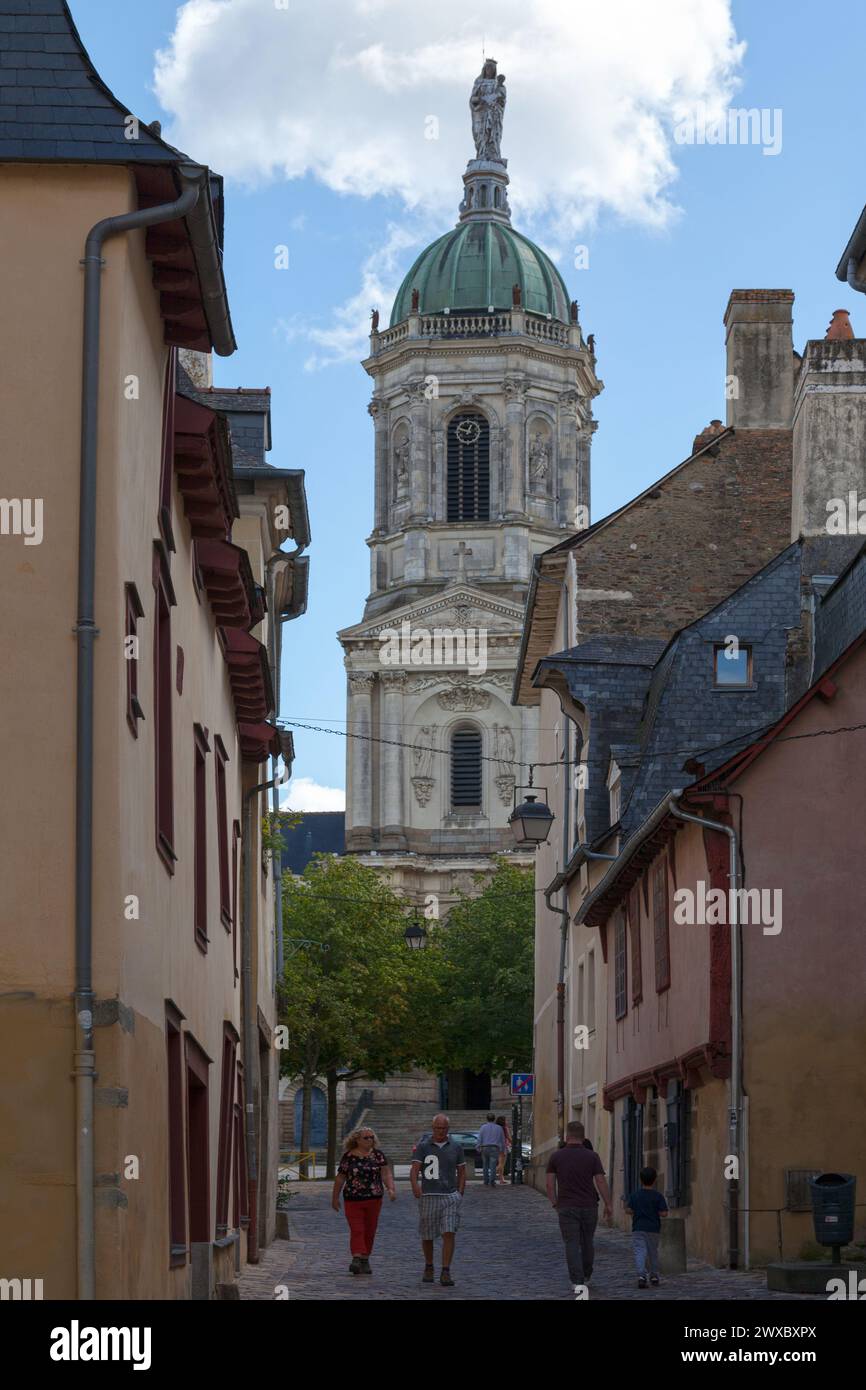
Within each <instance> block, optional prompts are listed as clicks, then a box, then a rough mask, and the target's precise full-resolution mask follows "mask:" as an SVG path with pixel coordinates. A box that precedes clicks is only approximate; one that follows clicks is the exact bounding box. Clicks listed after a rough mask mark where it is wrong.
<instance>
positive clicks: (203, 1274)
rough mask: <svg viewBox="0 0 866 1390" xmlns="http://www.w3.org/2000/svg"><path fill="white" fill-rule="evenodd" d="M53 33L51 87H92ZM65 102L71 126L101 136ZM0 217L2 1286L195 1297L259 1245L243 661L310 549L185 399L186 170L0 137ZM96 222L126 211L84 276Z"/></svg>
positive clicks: (268, 963) (262, 1012) (139, 154)
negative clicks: (56, 54)
mask: <svg viewBox="0 0 866 1390" xmlns="http://www.w3.org/2000/svg"><path fill="white" fill-rule="evenodd" d="M51 22H53V20H52V21H51ZM47 25H48V18H47V17H46V27H47ZM35 28H36V26H35V25H34V26H31V30H33V29H35ZM52 32H53V31H52ZM41 37H42V36H41V35H40V34H39V33H38V32H34V33H33V37H32V42H33V45H34V49H35V50H36V51H39V52H42V53H44V52H45V51H46V50H45V45H44V44H41V45H40V39H41ZM69 37H70V40H71V41H72V44H73V45H74V47H70V48H69V53H71V54H72V56H73V58H74V59H75V62H76V63H77V64H78V66H77V67H76V66H75V65H74V64H73V63H72V61H71V60H70V61H69V62H67V63H66V65H65V68H64V69H63V70H64V71H68V72H69V73H71V74H72V76H71V77H70V78H69V82H70V86H73V85H75V83H76V75H78V76H82V77H83V79H84V82H83V83H80V84H79V85H81V86H83V87H84V88H85V90H86V91H90V89H91V88H90V85H89V84H90V83H91V82H92V81H93V80H94V74H93V69H92V65H91V64H90V60H89V58H88V57H87V55H86V53H85V51H84V50H83V48H82V47H81V45H80V41H79V40H78V36H77V34H75V31H74V29H73V28H72V26H71V24H70V26H69ZM52 51H53V50H52ZM63 56H66V54H64V55H63ZM26 57H27V55H26V54H24V55H23V56H22V62H24V61H26ZM62 67H63V65H62V64H61V65H59V67H58V72H59V71H60V69H61V68H62ZM58 80H59V79H58ZM94 90H95V91H97V95H96V96H95V97H94V98H93V107H94V110H93V111H92V112H91V113H89V117H90V119H91V120H92V122H93V124H94V125H98V124H100V123H101V125H100V128H102V127H103V126H104V127H107V128H112V127H116V128H118V129H120V130H121V131H122V128H123V119H124V115H125V113H124V112H123V109H122V108H121V107H120V106H119V104H117V103H114V102H113V98H112V99H110V100H109V99H108V98H105V99H103V98H102V96H101V95H100V90H101V89H96V88H94ZM82 130H86V123H85V124H84V125H83V127H82ZM91 135H92V132H91ZM94 151H95V153H94ZM98 154H106V156H107V157H106V159H105V160H104V162H102V161H101V160H100V159H99V158H97V155H98ZM185 195H188V197H187V203H186V206H187V208H188V210H187V211H184V210H183V208H181V209H180V211H178V212H176V213H175V212H174V209H175V207H176V205H177V202H178V199H179V198H183V197H184V196H185ZM0 196H2V200H3V205H4V209H5V213H4V226H3V241H4V252H5V264H6V267H7V269H6V273H5V275H4V286H3V292H4V302H5V304H6V309H7V312H6V313H5V314H4V319H3V325H2V328H0V356H2V362H3V372H2V387H0V390H2V394H3V417H4V423H5V432H6V439H5V448H4V468H3V473H4V477H3V491H4V494H5V500H4V502H3V507H4V509H5V510H4V515H6V514H8V515H9V516H10V517H11V518H12V521H13V523H14V521H15V518H16V517H17V516H18V515H19V508H20V515H22V516H23V517H25V518H26V517H27V516H28V514H29V515H31V516H34V515H38V516H39V517H40V518H41V522H40V534H39V535H38V537H37V535H36V533H35V531H34V530H33V529H32V528H31V529H30V531H29V532H28V530H27V529H26V528H25V527H18V528H16V526H15V525H14V524H12V525H10V526H9V527H4V532H3V535H2V537H0V573H2V583H3V587H4V591H5V593H6V594H7V603H6V604H5V605H4V627H5V631H4V646H5V648H6V650H7V652H8V653H9V654H10V660H8V661H7V662H4V663H3V671H2V676H0V705H2V709H3V713H4V719H3V730H4V733H3V742H4V748H3V766H4V768H5V771H6V777H7V784H8V786H9V787H10V788H11V787H15V788H16V791H15V795H14V797H13V796H8V797H6V798H4V800H3V808H2V812H0V815H2V836H3V846H4V862H5V869H4V895H3V909H2V930H0V982H2V983H0V996H2V997H0V1037H2V1049H0V1050H2V1056H3V1064H2V1069H3V1076H2V1081H0V1089H2V1092H3V1096H4V1103H5V1105H6V1106H7V1107H8V1108H7V1111H6V1113H7V1121H6V1123H4V1125H3V1127H2V1130H3V1137H2V1140H0V1145H2V1158H0V1183H2V1197H0V1206H2V1222H3V1230H4V1240H3V1254H2V1266H3V1267H2V1269H0V1274H2V1276H3V1277H5V1278H10V1279H28V1278H31V1279H41V1280H42V1281H43V1288H44V1296H45V1298H47V1299H76V1298H78V1299H90V1298H99V1299H102V1298H111V1299H123V1300H127V1299H176V1298H180V1299H182V1298H189V1297H196V1298H205V1299H206V1298H210V1297H214V1296H218V1295H219V1293H220V1292H221V1291H223V1290H224V1289H225V1288H226V1286H228V1285H230V1284H231V1283H233V1281H234V1278H235V1275H236V1273H237V1271H238V1270H239V1268H240V1267H241V1264H242V1262H243V1261H244V1260H246V1259H248V1258H253V1259H254V1258H256V1250H257V1247H258V1246H259V1245H260V1244H262V1243H266V1242H267V1241H268V1240H269V1239H270V1238H271V1236H272V1233H273V1229H274V1207H275V1191H276V1166H277V1163H276V1160H277V1151H278V1136H277V1132H276V1089H277V1075H278V1058H277V1053H276V1042H277V1040H278V1039H277V1035H276V1031H275V1030H276V1013H275V1003H274V999H275V969H276V938H275V906H274V882H273V872H272V869H271V867H270V865H269V864H268V862H267V857H266V856H263V853H262V845H261V820H262V815H263V814H264V812H265V810H266V801H265V796H266V793H265V792H264V791H258V792H255V791H253V788H255V787H256V786H257V785H258V784H260V783H263V782H267V781H268V780H269V779H270V777H271V772H270V771H269V768H268V759H270V758H272V757H274V758H276V757H279V756H281V755H282V756H285V757H288V758H290V757H291V752H292V750H291V741H290V740H287V739H285V738H281V736H280V735H279V734H278V733H277V730H276V728H275V726H274V724H273V722H272V716H273V713H274V709H275V703H276V701H275V694H274V681H273V678H272V677H273V663H272V659H271V654H272V652H273V650H274V640H275V631H276V628H277V627H278V626H279V625H280V620H281V619H282V618H284V617H288V616H292V615H293V610H294V611H298V609H299V607H300V608H301V609H302V599H303V594H304V592H305V583H306V572H305V569H304V568H303V564H299V563H298V561H297V560H288V559H286V561H285V563H283V564H281V565H277V564H276V563H274V564H271V565H270V566H269V561H271V558H272V556H273V555H274V553H275V552H276V551H277V550H278V549H279V547H280V546H281V545H282V544H283V543H284V542H285V541H286V540H287V539H288V538H289V537H294V538H295V540H296V543H297V544H296V549H297V545H303V544H306V542H307V541H308V539H309V535H308V526H307V522H306V511H305V505H304V499H303V484H302V475H301V474H297V473H295V474H291V475H290V474H289V473H288V472H286V471H285V470H284V471H282V472H281V471H279V470H271V472H272V473H273V479H272V481H271V482H270V483H268V482H267V481H260V480H259V479H257V478H256V477H253V476H251V475H250V471H249V469H246V470H245V469H244V468H243V467H240V466H237V467H236V465H239V464H242V463H243V462H245V461H246V460H241V459H239V458H238V454H237V450H236V448H235V447H234V446H233V441H232V430H231V426H230V423H229V419H228V417H227V416H226V414H225V412H224V411H221V410H220V409H217V408H213V405H209V404H207V401H208V398H209V395H208V392H209V385H208V383H209V373H210V365H209V354H210V352H211V351H212V350H214V349H215V350H217V351H218V352H220V353H221V354H222V355H227V354H228V353H230V352H231V351H233V350H234V339H233V336H232V333H231V321H230V318H229V316H228V305H227V300H226V297H225V286H224V284H223V283H222V278H221V276H222V272H221V269H220V267H219V260H220V257H219V255H218V254H217V248H218V242H219V236H220V231H219V228H220V226H221V209H220V207H219V203H220V200H221V196H222V190H221V183H220V181H219V180H218V179H217V178H216V176H212V175H211V174H210V171H208V170H204V169H200V168H199V166H194V165H192V164H191V162H190V161H188V160H186V157H185V156H182V155H179V153H178V152H177V151H174V150H172V149H171V147H169V146H166V145H164V144H163V142H161V140H160V139H159V137H158V136H156V135H153V134H152V133H150V132H148V131H147V130H146V129H145V128H144V127H142V129H141V144H140V145H139V146H138V147H137V148H136V149H135V152H134V155H131V154H128V152H127V147H126V146H125V145H124V142H123V140H122V139H120V143H119V145H118V144H117V143H114V144H113V145H110V146H109V145H107V144H106V145H104V146H103V145H100V146H96V145H95V144H88V145H87V146H85V147H83V148H82V151H81V155H80V157H79V158H77V159H76V158H74V157H70V158H69V159H68V161H64V160H59V159H57V158H52V157H49V156H48V155H47V154H45V153H44V151H43V152H42V153H40V149H39V147H36V148H34V149H32V150H28V149H27V148H26V146H24V147H22V146H20V145H16V146H15V150H14V152H13V153H10V152H9V151H8V150H7V149H6V148H5V147H4V146H0ZM163 208H165V209H167V214H165V213H163V212H162V209H163ZM141 214H144V218H145V220H146V221H148V222H149V223H151V225H148V226H136V225H135V223H136V221H137V220H139V219H140V217H141ZM160 217H161V221H160V220H159V219H160ZM107 218H112V219H117V218H120V219H126V220H125V221H121V222H120V223H119V224H112V225H111V226H110V228H109V229H107V230H106V231H105V235H104V240H103V241H102V243H101V246H100V247H99V252H98V255H97V254H95V253H94V252H92V251H91V250H90V248H91V246H92V245H93V244H94V243H93V242H92V241H91V242H89V243H88V253H87V254H89V255H90V256H91V257H92V262H93V263H92V265H91V267H90V268H89V269H87V270H85V271H83V270H82V257H85V260H86V259H87V255H86V254H85V242H86V240H87V238H88V234H89V233H90V232H91V229H92V228H94V226H95V224H97V223H99V222H100V220H101V219H107ZM208 232H209V233H210V236H211V238H212V240H211V241H208V235H207V234H208ZM98 261H101V265H98ZM13 267H14V270H13ZM86 276H87V277H88V279H87V284H88V287H89V289H92V286H93V284H94V276H95V277H96V280H97V281H98V284H99V289H100V290H101V304H98V305H97V308H96V312H95V315H94V313H93V312H92V309H93V301H92V299H91V300H90V301H89V303H90V311H91V312H90V317H89V324H90V329H91V333H90V336H89V337H88V333H87V331H86V330H85V327H84V319H85V314H84V311H83V298H82V288H83V284H84V281H85V277H86ZM204 286H207V287H208V289H209V290H211V291H212V292H213V298H212V300H209V301H208V302H207V303H205V294H204V292H203V291H204ZM181 289H182V290H183V294H182V295H181V294H180V292H179V291H180V290H181ZM94 325H95V327H96V329H97V332H96V334H95V335H94V333H93V329H94ZM83 344H84V347H83ZM178 356H180V358H181V359H183V360H184V361H185V364H186V366H185V367H184V365H183V363H182V362H181V363H179V361H178ZM187 368H188V369H189V370H190V371H192V373H193V376H194V377H195V378H196V379H197V380H198V381H199V383H200V384H201V386H202V389H201V390H199V389H198V388H197V387H196V386H195V384H194V382H193V379H192V377H191V376H190V375H189V373H188V371H187V370H186V369H187ZM83 383H84V385H83ZM82 400H83V401H84V414H85V419H87V418H90V419H92V420H93V422H94V428H93V430H92V431H91V445H90V446H88V444H87V443H86V442H85V444H84V445H82V444H81V438H82ZM262 428H263V429H264V424H263V426H262ZM84 433H85V439H86V436H87V425H86V424H85V430H84ZM88 448H90V452H89V455H88ZM85 455H88V458H89V464H88V466H90V467H91V468H92V469H95V483H92V485H91V486H88V484H87V482H86V481H85V482H82V477H84V476H85V474H86V472H87V468H86V467H84V468H83V466H82V462H83V458H84V456H85ZM90 477H91V482H92V479H93V472H92V471H91V474H90ZM278 506H279V507H281V511H279V512H278V511H277V507H278ZM28 509H29V510H28ZM91 537H92V546H91V545H90V544H89V538H91ZM88 551H89V553H90V556H91V557H92V565H93V584H92V588H91V591H90V594H91V596H90V597H89V598H88V585H87V583H86V576H85V582H84V584H83V586H82V582H81V574H82V567H83V570H84V571H86V569H87V564H88ZM82 557H83V558H82ZM293 590H294V593H293ZM76 592H78V598H77V599H76ZM82 596H83V597H82ZM88 644H89V645H90V646H91V647H92V653H93V656H92V665H93V671H92V682H91V683H90V684H89V686H88V684H87V681H86V680H85V681H84V684H82V675H81V672H82V670H83V669H86V666H87V656H86V652H85V650H84V649H85V648H86V647H87V646H88ZM13 653H14V655H12V654H13ZM83 653H84V654H83ZM88 709H92V731H93V732H92V748H91V746H90V745H89V743H88V737H87V732H86V727H87V724H86V718H85V722H84V725H83V724H82V718H83V716H85V715H86V712H87V710H88ZM37 723H38V724H39V725H40V726H41V727H42V728H43V734H42V735H40V737H39V738H35V737H31V736H28V734H27V733H26V732H25V730H31V731H33V732H34V733H35V728H36V725H37ZM83 728H84V732H82V730H83ZM49 730H50V732H49ZM88 767H89V768H92V797H91V798H90V799H88V794H87V792H86V784H87V776H88ZM245 826H246V827H247V831H246V833H245ZM49 865H50V867H49ZM245 889H246V891H245ZM248 1107H252V1109H249V1108H248Z"/></svg>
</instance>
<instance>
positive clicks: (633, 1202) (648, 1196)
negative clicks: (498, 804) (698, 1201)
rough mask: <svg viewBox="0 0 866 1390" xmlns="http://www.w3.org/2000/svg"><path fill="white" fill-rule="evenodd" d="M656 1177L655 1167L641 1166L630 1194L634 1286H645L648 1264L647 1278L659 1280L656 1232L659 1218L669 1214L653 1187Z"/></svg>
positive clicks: (657, 1234) (660, 1225)
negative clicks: (638, 1180)
mask: <svg viewBox="0 0 866 1390" xmlns="http://www.w3.org/2000/svg"><path fill="white" fill-rule="evenodd" d="M657 1177H658V1174H657V1173H656V1170H655V1168H641V1170H640V1187H639V1188H636V1189H635V1191H634V1192H632V1193H630V1194H629V1197H628V1200H627V1201H626V1211H628V1212H630V1213H631V1217H632V1223H631V1242H632V1249H633V1250H634V1262H635V1264H636V1266H637V1275H638V1278H637V1286H638V1288H639V1289H645V1288H646V1286H647V1284H646V1278H647V1266H649V1281H650V1283H651V1284H657V1283H658V1282H659V1236H660V1234H661V1229H662V1223H661V1218H662V1217H663V1216H667V1214H668V1204H667V1202H666V1201H665V1199H664V1197H663V1196H662V1194H661V1193H660V1192H656V1190H655V1181H656V1178H657Z"/></svg>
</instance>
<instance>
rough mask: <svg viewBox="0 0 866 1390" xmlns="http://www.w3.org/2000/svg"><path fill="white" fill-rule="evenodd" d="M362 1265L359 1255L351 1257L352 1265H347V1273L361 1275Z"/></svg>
mask: <svg viewBox="0 0 866 1390" xmlns="http://www.w3.org/2000/svg"><path fill="white" fill-rule="evenodd" d="M362 1263H363V1261H362V1260H361V1256H360V1255H353V1256H352V1263H351V1264H350V1265H349V1273H350V1274H360V1273H361V1265H362Z"/></svg>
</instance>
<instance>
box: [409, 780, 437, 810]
mask: <svg viewBox="0 0 866 1390" xmlns="http://www.w3.org/2000/svg"><path fill="white" fill-rule="evenodd" d="M435 785H436V780H435V778H433V777H413V778H412V786H413V788H414V790H415V800H416V801H417V802H418V805H419V806H426V805H427V803H428V802H429V800H430V797H431V796H432V795H433V788H434V787H435Z"/></svg>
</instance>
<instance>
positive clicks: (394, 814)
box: [379, 671, 406, 849]
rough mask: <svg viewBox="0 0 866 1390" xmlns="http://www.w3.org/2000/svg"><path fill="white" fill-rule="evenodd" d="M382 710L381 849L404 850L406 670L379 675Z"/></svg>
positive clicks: (380, 728)
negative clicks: (404, 709)
mask: <svg viewBox="0 0 866 1390" xmlns="http://www.w3.org/2000/svg"><path fill="white" fill-rule="evenodd" d="M379 679H380V685H381V690H382V711H381V719H380V724H379V731H380V734H381V737H382V740H383V742H382V744H381V745H380V747H381V754H380V758H379V766H380V768H381V792H380V798H379V802H380V805H381V808H382V810H381V814H380V817H379V821H380V825H381V835H380V838H379V843H380V845H381V847H382V849H404V848H405V846H406V834H405V830H404V821H403V737H404V735H403V691H404V689H405V686H406V672H405V671H383V672H382V675H381V676H380V678H379Z"/></svg>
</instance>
